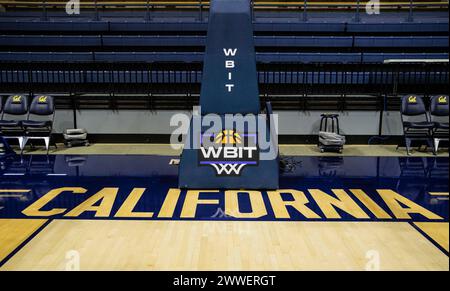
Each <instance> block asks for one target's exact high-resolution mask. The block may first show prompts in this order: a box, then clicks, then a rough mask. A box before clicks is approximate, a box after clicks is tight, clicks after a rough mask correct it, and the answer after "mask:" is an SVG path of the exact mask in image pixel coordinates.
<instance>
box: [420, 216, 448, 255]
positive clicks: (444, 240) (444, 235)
mask: <svg viewBox="0 0 450 291" xmlns="http://www.w3.org/2000/svg"><path fill="white" fill-rule="evenodd" d="M414 224H415V225H416V226H417V227H418V228H420V229H421V230H422V231H423V232H425V233H426V234H427V235H428V236H429V237H430V238H432V239H433V240H434V241H435V242H436V243H438V244H439V245H440V246H441V247H443V248H444V249H445V250H446V251H447V252H448V251H449V240H448V236H449V224H448V222H415V223H414Z"/></svg>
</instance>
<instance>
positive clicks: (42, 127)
mask: <svg viewBox="0 0 450 291" xmlns="http://www.w3.org/2000/svg"><path fill="white" fill-rule="evenodd" d="M32 117H33V119H32ZM36 117H39V118H38V119H35V118H36ZM43 117H47V119H46V120H43ZM54 120H55V102H54V99H53V97H52V96H47V95H36V96H34V98H33V100H32V101H31V105H30V110H29V112H28V116H27V119H26V120H23V121H22V127H23V129H24V133H25V134H24V147H25V145H26V144H27V142H28V141H29V140H36V139H42V140H44V142H45V148H46V150H47V154H48V151H49V148H50V141H51V135H52V131H53V123H54ZM54 145H55V147H56V144H54Z"/></svg>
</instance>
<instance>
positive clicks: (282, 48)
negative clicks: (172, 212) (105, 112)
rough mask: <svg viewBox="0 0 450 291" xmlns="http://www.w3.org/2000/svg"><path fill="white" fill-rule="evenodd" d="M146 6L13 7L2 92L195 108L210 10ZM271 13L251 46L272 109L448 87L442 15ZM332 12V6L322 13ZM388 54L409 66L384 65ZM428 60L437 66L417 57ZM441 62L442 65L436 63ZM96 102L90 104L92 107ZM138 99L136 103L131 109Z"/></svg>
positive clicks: (3, 47)
mask: <svg viewBox="0 0 450 291" xmlns="http://www.w3.org/2000/svg"><path fill="white" fill-rule="evenodd" d="M143 7H144V6H143ZM285 8H286V7H285ZM8 9H12V8H8ZM8 9H7V13H8ZM139 9H141V10H140V11H139V12H134V11H133V12H130V11H128V12H127V11H126V10H125V9H121V8H117V7H111V8H109V7H106V8H102V9H101V12H100V13H101V15H100V17H99V18H98V19H97V20H95V19H94V17H95V15H94V14H93V13H91V12H93V11H92V10H91V11H90V12H89V13H87V16H86V14H85V15H83V16H80V17H67V15H64V13H59V14H58V11H57V10H58V9H55V8H51V7H49V14H48V15H47V16H48V17H47V19H43V18H44V17H43V15H42V10H41V9H36V11H26V12H23V13H24V15H25V16H23V17H16V15H19V14H20V13H21V12H20V11H21V10H18V11H19V12H17V11H12V12H11V13H15V14H12V15H14V18H13V17H7V16H6V17H2V15H1V14H0V31H1V33H0V64H1V66H0V85H1V88H2V89H1V90H2V92H0V93H14V92H23V90H24V88H26V90H27V91H30V92H46V93H49V94H52V95H55V96H61V95H64V96H67V95H70V94H75V95H76V94H87V95H89V94H93V93H96V94H98V93H100V92H102V93H104V94H105V96H120V95H121V94H128V93H136V94H145V95H147V94H151V96H152V98H154V99H155V100H158V102H156V101H155V102H152V103H148V104H150V105H149V106H156V107H158V106H163V105H162V104H168V106H175V107H176V108H180V107H182V108H187V107H189V106H191V105H192V104H196V102H198V99H197V98H198V97H197V96H198V94H199V91H200V83H201V79H202V73H201V71H202V61H203V51H204V45H205V34H206V30H207V22H206V21H205V20H206V18H207V7H206V8H205V11H204V17H205V19H203V20H202V19H199V18H198V16H197V13H198V10H197V9H194V11H192V9H191V10H189V9H185V10H186V12H184V10H183V12H180V11H181V10H179V9H178V8H170V9H169V8H167V9H165V10H164V12H158V11H159V10H158V11H157V13H156V14H153V16H154V17H155V19H153V18H149V19H147V20H146V14H145V13H146V11H145V9H144V10H142V7H141V8H139ZM274 9H278V8H274ZM274 9H272V8H270V9H267V10H266V9H260V10H258V11H257V12H255V13H257V15H259V17H258V18H256V20H255V22H254V30H255V36H254V42H255V46H256V50H257V61H258V64H257V66H258V79H259V82H260V85H261V86H260V91H261V94H265V95H267V96H269V97H270V96H277V97H276V99H277V100H276V101H273V100H272V101H273V102H272V103H273V105H274V108H275V109H278V108H282V107H283V108H289V106H293V105H295V106H298V107H299V108H303V107H305V106H315V105H314V104H318V102H306V101H305V102H303V101H302V102H299V100H298V99H296V98H290V97H283V96H289V95H295V96H308V95H314V94H333V95H337V96H347V95H357V96H372V97H371V98H372V99H370V98H369V99H370V102H369V101H368V100H369V99H368V98H365V99H364V101H358V102H357V101H352V102H357V103H358V106H360V108H371V109H373V108H374V107H373V106H381V105H380V104H382V101H380V98H384V97H381V96H396V95H397V94H406V93H409V92H411V91H410V90H418V91H417V92H420V93H421V94H423V95H426V96H428V95H433V94H441V93H442V92H446V91H447V89H448V62H446V60H448V30H449V28H448V17H447V16H442V15H441V16H439V15H440V14H439V15H438V17H437V18H436V17H435V15H436V14H435V12H431V11H424V12H421V13H416V15H415V19H414V21H406V20H405V19H406V16H407V13H403V14H398V15H399V18H394V17H392V16H391V14H390V13H388V12H387V13H383V14H381V15H380V16H377V17H376V18H374V20H370V21H359V22H358V21H355V20H354V15H353V14H352V13H350V14H349V13H347V12H342V13H341V12H339V13H337V12H336V13H330V14H329V15H330V16H328V14H327V17H328V18H326V19H325V18H323V16H324V15H325V13H323V14H321V13H320V12H317V13H316V12H315V14H314V15H313V16H311V17H310V18H311V20H307V21H304V20H303V19H302V12H301V11H298V10H294V11H292V10H291V9H287V8H286V9H284V8H283V9H281V10H282V11H281V12H278V11H275V12H273V10H274ZM326 9H330V8H323V9H322V10H326ZM271 11H272V12H273V13H274V14H273V15H271V14H270V13H272V12H271ZM153 12H155V11H152V13H153ZM139 13H140V14H139ZM395 13H397V12H395ZM395 13H393V15H397V14H395ZM437 13H441V12H437ZM135 15H139V16H135ZM430 15H433V17H432V18H431V17H430ZM102 16H104V17H102ZM153 16H152V17H153ZM362 16H363V15H362ZM431 19H432V20H431ZM445 19H446V20H445ZM387 60H400V61H402V60H403V61H405V60H410V61H412V63H404V64H403V63H401V64H398V63H392V64H385V61H387ZM425 60H431V61H432V62H431V63H425V64H417V63H415V62H417V61H425ZM436 60H441V61H442V62H440V63H434V62H435V61H436ZM424 84H429V86H423V85H424ZM67 92H70V93H67ZM173 94H175V95H176V96H178V97H177V98H181V97H180V96H181V95H183V96H186V98H189V99H190V100H191V101H189V102H185V103H182V104H181V103H178V104H175V103H174V102H172V101H171V100H169V99H170V98H169V97H168V96H172V95H173ZM180 94H181V95H180ZM164 96H166V97H164ZM269 97H268V98H269ZM108 98H109V97H108ZM116 98H119V97H116ZM127 98H129V97H127ZM158 98H161V100H159V99H158ZM183 98H184V97H183ZM270 98H271V97H270ZM163 99H164V100H165V101H164V102H163ZM278 100H279V101H278ZM361 100H362V99H361ZM382 100H384V99H382ZM386 100H387V99H386ZM389 100H391V99H389ZM392 100H393V101H389V102H391V103H392V106H393V108H394V110H398V108H399V105H400V104H399V102H398V100H397V99H396V98H394V99H392ZM396 100H397V101H396ZM159 101H161V102H159ZM80 102H81V101H80ZM83 102H84V101H83ZM102 102H103V103H102V104H114V102H109V101H102ZM321 102H322V101H321ZM340 102H341V101H336V102H334V103H331V102H329V103H327V104H339V103H340ZM342 102H343V104H347V103H348V102H350V101H342ZM383 102H384V101H383ZM93 103H94V101H92V102H91V103H88V102H87V101H86V106H91V104H93ZM137 103H138V102H137V101H136V104H137ZM325 103H326V102H325V101H323V104H325ZM71 104H73V103H72V101H71V99H70V98H67V99H66V100H63V98H62V97H58V98H56V106H57V107H63V106H67V107H70V106H72V105H71ZM75 104H76V103H75ZM121 104H122V103H121ZM132 104H134V103H132V101H130V105H129V106H134V105H132ZM354 104H356V103H354ZM92 106H93V105H92ZM108 106H109V105H108ZM164 106H165V105H164ZM330 106H331V105H330ZM336 106H337V105H332V106H331V107H330V108H336ZM346 106H347V105H346ZM348 106H350V105H348ZM389 106H391V105H386V108H387V109H389V108H391V107H389ZM175 107H173V108H175ZM127 108H128V107H127ZM164 108H166V107H164ZM354 108H357V107H356V105H355V107H354ZM377 108H379V107H377Z"/></svg>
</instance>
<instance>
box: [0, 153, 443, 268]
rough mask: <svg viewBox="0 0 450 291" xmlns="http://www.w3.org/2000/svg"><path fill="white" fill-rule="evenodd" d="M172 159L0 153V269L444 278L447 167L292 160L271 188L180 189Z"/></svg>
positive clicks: (411, 160) (422, 161) (418, 161)
mask: <svg viewBox="0 0 450 291" xmlns="http://www.w3.org/2000/svg"><path fill="white" fill-rule="evenodd" d="M174 158H177V157H176V156H161V155H159V156H156V155H155V156H151V155H146V156H141V155H49V156H45V155H24V156H22V157H21V156H10V157H0V246H1V247H0V269H2V270H30V269H31V270H65V269H77V268H80V269H82V270H119V269H125V270H216V269H218V270H341V269H343V270H372V269H381V270H448V269H449V261H448V251H449V231H448V229H449V209H448V206H449V203H448V199H449V196H448V193H449V191H448V173H449V159H448V158H443V157H433V156H432V155H430V156H426V157H348V156H342V157H327V156H318V157H314V156H303V157H299V156H291V157H287V158H286V161H288V163H289V165H290V166H289V167H288V168H287V170H286V171H285V172H284V173H282V174H281V177H280V184H281V185H280V186H281V187H280V189H279V190H277V191H251V190H245V189H241V190H238V191H222V190H220V189H217V190H196V191H194V190H190V191H187V190H182V189H177V171H178V168H177V166H174V165H170V161H171V160H172V159H174ZM74 262H75V263H74ZM77 266H78V267H77Z"/></svg>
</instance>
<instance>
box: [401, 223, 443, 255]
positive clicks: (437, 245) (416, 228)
mask: <svg viewBox="0 0 450 291" xmlns="http://www.w3.org/2000/svg"><path fill="white" fill-rule="evenodd" d="M408 223H409V224H410V225H411V226H412V227H413V228H414V229H415V230H417V231H418V232H419V233H420V234H421V235H423V236H424V237H425V238H426V239H427V240H428V241H429V242H431V243H432V244H433V245H434V246H435V247H437V248H438V249H439V250H440V251H441V252H442V253H444V254H445V255H446V256H447V257H450V253H449V252H448V251H447V250H446V249H444V248H443V247H442V246H441V245H440V244H439V243H437V242H436V241H435V240H434V239H433V238H432V237H431V236H429V235H428V234H427V233H426V232H424V231H423V230H422V229H420V227H418V226H417V225H416V224H415V223H414V222H412V221H410V222H408ZM443 223H446V222H443Z"/></svg>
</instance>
